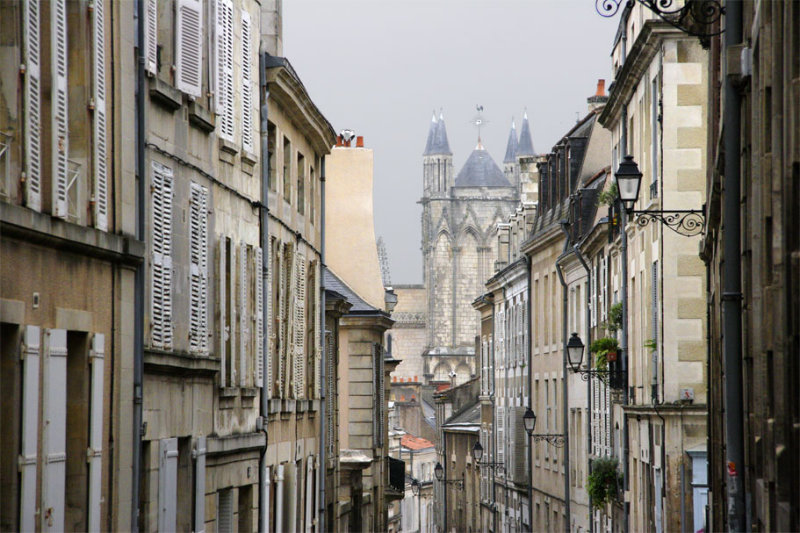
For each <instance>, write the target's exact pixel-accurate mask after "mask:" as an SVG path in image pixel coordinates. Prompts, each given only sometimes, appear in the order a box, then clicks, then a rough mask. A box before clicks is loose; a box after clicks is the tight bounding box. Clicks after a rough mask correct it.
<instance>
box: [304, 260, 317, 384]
mask: <svg viewBox="0 0 800 533" xmlns="http://www.w3.org/2000/svg"><path fill="white" fill-rule="evenodd" d="M318 298H319V291H318V290H317V262H316V261H309V263H308V268H307V272H306V319H305V325H306V334H305V340H306V346H305V365H306V398H308V399H313V398H318V397H319V396H318V393H317V390H318V382H319V376H318V372H319V364H318V356H319V340H320V337H319V335H318V332H319V317H318V315H317V310H318V307H319V300H318Z"/></svg>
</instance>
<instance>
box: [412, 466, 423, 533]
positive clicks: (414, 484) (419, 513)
mask: <svg viewBox="0 0 800 533" xmlns="http://www.w3.org/2000/svg"><path fill="white" fill-rule="evenodd" d="M419 489H420V487H419V480H418V479H416V478H414V479H413V480H412V481H411V494H413V495H414V496H416V498H417V532H418V533H419V532H421V531H422V511H421V510H420V509H421V507H420V500H421V499H422V497H421V496H420V495H419Z"/></svg>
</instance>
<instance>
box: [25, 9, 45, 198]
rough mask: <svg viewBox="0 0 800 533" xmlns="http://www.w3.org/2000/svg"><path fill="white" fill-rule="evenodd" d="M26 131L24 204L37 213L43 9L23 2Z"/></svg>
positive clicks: (40, 160)
mask: <svg viewBox="0 0 800 533" xmlns="http://www.w3.org/2000/svg"><path fill="white" fill-rule="evenodd" d="M22 9H23V54H24V60H25V78H24V87H23V91H24V110H23V111H24V117H25V118H24V120H25V124H24V132H25V167H24V168H25V205H27V206H28V207H29V208H31V209H33V210H34V211H41V209H42V145H41V135H42V134H41V126H42V125H41V120H42V100H41V98H42V97H41V81H42V75H41V50H40V42H41V34H40V20H41V14H40V9H41V6H40V4H39V2H23V3H22Z"/></svg>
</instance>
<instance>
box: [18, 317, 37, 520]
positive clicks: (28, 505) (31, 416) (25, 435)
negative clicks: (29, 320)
mask: <svg viewBox="0 0 800 533" xmlns="http://www.w3.org/2000/svg"><path fill="white" fill-rule="evenodd" d="M39 333H40V332H39V327H38V326H25V332H24V336H23V342H24V346H23V351H22V357H23V359H22V439H21V441H22V442H21V443H20V452H21V453H20V458H19V465H20V485H21V486H20V502H19V504H20V505H19V526H20V530H21V531H34V530H35V529H36V516H37V515H36V463H37V459H38V455H39V451H38V450H39V347H40V346H41V344H40V339H39Z"/></svg>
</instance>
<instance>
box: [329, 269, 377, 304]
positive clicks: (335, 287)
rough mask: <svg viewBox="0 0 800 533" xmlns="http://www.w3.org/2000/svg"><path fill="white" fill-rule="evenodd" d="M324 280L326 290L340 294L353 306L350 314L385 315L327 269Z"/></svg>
mask: <svg viewBox="0 0 800 533" xmlns="http://www.w3.org/2000/svg"><path fill="white" fill-rule="evenodd" d="M324 278H325V290H332V291H335V292H338V293H339V294H341V295H342V296H344V297H345V298H346V299H347V301H348V302H350V303H351V304H353V307H351V308H350V313H383V311H382V310H381V309H377V308H375V307H372V306H371V305H370V304H368V303H367V302H365V301H364V300H363V299H362V298H361V297H360V296H359V295H358V294H356V292H355V291H354V290H353V289H351V288H350V287H349V286H348V285H347V284H346V283H345V282H344V281H342V280H341V279H339V278H338V277H337V276H336V274H334V273H333V272H331V271H330V270H329V269H327V268H326V269H325V271H324Z"/></svg>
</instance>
